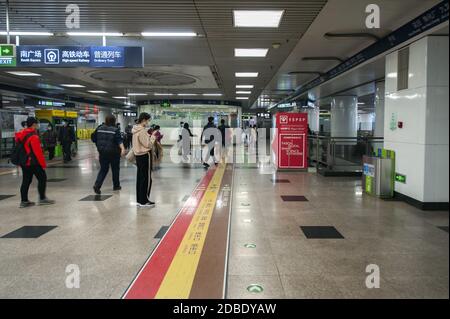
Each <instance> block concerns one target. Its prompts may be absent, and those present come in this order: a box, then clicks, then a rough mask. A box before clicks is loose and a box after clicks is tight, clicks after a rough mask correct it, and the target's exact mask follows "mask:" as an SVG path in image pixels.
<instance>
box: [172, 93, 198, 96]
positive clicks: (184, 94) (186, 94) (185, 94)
mask: <svg viewBox="0 0 450 319" xmlns="http://www.w3.org/2000/svg"><path fill="white" fill-rule="evenodd" d="M177 95H178V96H197V94H195V93H178V94H177Z"/></svg>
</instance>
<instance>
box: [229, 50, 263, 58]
mask: <svg viewBox="0 0 450 319" xmlns="http://www.w3.org/2000/svg"><path fill="white" fill-rule="evenodd" d="M267 52H269V49H234V56H235V57H247V58H249V57H250V58H265V57H266V55H267Z"/></svg>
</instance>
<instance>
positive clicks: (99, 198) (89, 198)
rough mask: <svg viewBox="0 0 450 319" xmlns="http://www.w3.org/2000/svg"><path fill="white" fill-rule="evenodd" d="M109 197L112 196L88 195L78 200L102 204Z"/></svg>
mask: <svg viewBox="0 0 450 319" xmlns="http://www.w3.org/2000/svg"><path fill="white" fill-rule="evenodd" d="M111 197H112V195H89V196H86V197H83V198H82V199H80V202H103V201H105V200H107V199H108V198H111Z"/></svg>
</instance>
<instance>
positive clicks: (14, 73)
mask: <svg viewBox="0 0 450 319" xmlns="http://www.w3.org/2000/svg"><path fill="white" fill-rule="evenodd" d="M6 73H9V74H12V75H17V76H41V75H40V74H38V73H33V72H28V71H7V72H6Z"/></svg>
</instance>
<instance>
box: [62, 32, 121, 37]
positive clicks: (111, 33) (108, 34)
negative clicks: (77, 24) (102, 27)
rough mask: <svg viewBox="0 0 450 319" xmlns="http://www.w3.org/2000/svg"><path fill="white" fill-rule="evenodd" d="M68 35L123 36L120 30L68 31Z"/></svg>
mask: <svg viewBox="0 0 450 319" xmlns="http://www.w3.org/2000/svg"><path fill="white" fill-rule="evenodd" d="M67 35H70V36H73V37H122V36H123V33H119V32H67Z"/></svg>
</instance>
